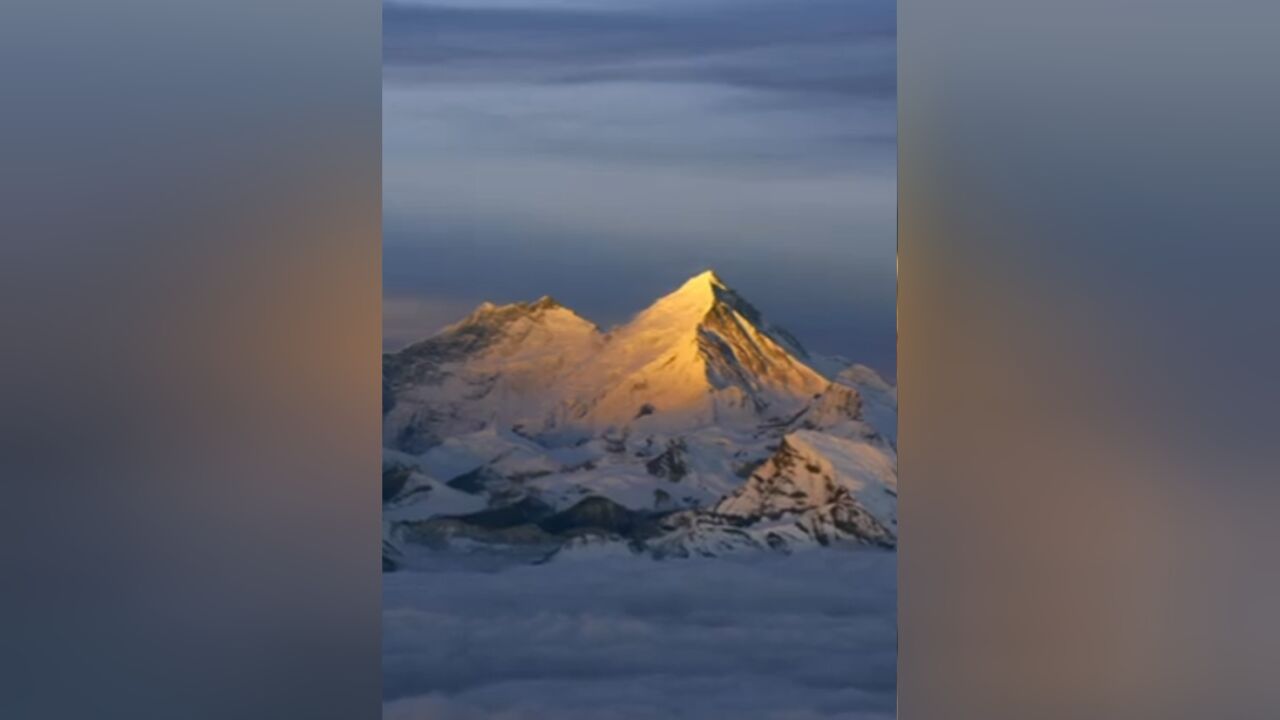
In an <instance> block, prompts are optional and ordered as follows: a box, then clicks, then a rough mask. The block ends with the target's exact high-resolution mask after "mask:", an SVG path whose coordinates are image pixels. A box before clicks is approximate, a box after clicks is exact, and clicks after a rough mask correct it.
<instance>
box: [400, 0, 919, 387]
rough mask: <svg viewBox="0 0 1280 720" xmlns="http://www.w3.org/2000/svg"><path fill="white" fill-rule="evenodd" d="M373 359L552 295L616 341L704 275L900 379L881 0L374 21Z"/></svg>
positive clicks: (429, 6)
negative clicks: (616, 328) (377, 349)
mask: <svg viewBox="0 0 1280 720" xmlns="http://www.w3.org/2000/svg"><path fill="white" fill-rule="evenodd" d="M383 38H384V39H383V279H384V323H383V325H384V345H385V346H386V348H387V349H394V348H396V347H399V346H402V345H404V344H406V343H408V342H411V341H413V340H418V339H421V338H423V337H426V336H429V335H431V334H432V333H434V332H435V331H437V330H439V329H440V328H441V327H442V326H443V325H445V324H447V323H449V322H452V321H454V320H457V319H458V318H460V317H462V316H463V315H465V314H466V313H467V312H469V311H470V310H471V309H472V308H474V307H475V306H476V305H478V304H479V303H480V302H482V301H486V300H488V301H493V302H499V303H505V302H515V301H520V300H530V299H535V298H537V297H540V296H542V295H552V296H554V297H555V298H556V299H558V300H559V301H561V302H562V303H564V304H565V305H567V306H569V307H571V308H573V309H574V310H575V311H577V312H578V313H579V314H580V315H582V316H584V317H586V318H587V319H589V320H592V321H594V322H596V323H597V324H599V325H600V326H601V327H603V328H606V329H607V328H608V327H611V326H613V325H615V324H618V323H621V322H624V321H626V320H627V319H628V318H629V317H630V316H631V315H633V314H634V313H636V312H638V311H640V310H641V309H643V308H644V307H645V306H646V305H647V304H648V303H650V302H651V301H652V300H654V299H656V298H657V297H659V296H660V295H662V294H664V293H665V292H668V291H670V290H672V289H674V288H675V287H677V286H678V285H680V283H681V282H682V281H683V280H684V279H686V278H688V277H690V276H692V275H694V274H697V273H698V272H700V271H702V270H705V269H708V268H713V269H715V270H716V271H717V273H718V274H719V275H720V276H721V277H722V278H723V279H724V280H725V282H726V283H727V284H729V285H731V286H732V287H734V288H735V289H736V290H737V291H738V292H739V293H740V294H741V295H743V296H744V297H746V298H747V299H748V300H750V301H751V302H752V303H753V304H754V305H756V306H757V308H759V309H760V310H761V311H762V312H763V313H764V315H765V316H766V317H767V318H769V319H770V320H771V321H772V322H774V323H776V324H779V325H782V326H783V327H786V328H787V329H788V330H790V331H791V332H792V333H793V334H795V335H796V336H797V337H799V338H800V340H801V341H802V342H803V343H804V344H805V345H806V347H808V348H809V349H810V350H811V351H815V352H821V353H828V354H839V355H843V356H845V357H847V358H849V359H850V360H853V361H857V362H863V363H866V364H868V365H871V366H872V367H875V368H876V369H877V370H880V371H881V372H882V373H883V374H885V375H887V376H889V377H893V376H894V375H895V373H894V366H895V312H894V295H895V286H896V281H895V253H896V245H895V243H896V240H895V227H896V201H895V195H896V163H895V155H896V64H895V63H896V60H895V55H896V21H895V7H894V3H893V1H892V0H431V1H428V0H408V1H396V2H387V3H386V4H385V5H384V13H383Z"/></svg>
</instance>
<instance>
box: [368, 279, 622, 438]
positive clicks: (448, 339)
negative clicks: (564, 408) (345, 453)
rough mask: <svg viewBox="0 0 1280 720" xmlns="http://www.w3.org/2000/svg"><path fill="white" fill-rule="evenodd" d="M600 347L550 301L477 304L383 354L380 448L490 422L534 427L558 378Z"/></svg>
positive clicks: (582, 324)
mask: <svg viewBox="0 0 1280 720" xmlns="http://www.w3.org/2000/svg"><path fill="white" fill-rule="evenodd" d="M602 342H603V338H601V336H600V332H599V330H598V329H597V328H596V326H595V325H594V324H592V323H590V322H588V321H587V320H584V319H582V318H581V317H579V316H578V315H576V314H575V313H574V312H573V311H572V310H569V309H568V308H566V307H564V306H562V305H560V304H559V303H557V302H556V301H555V300H554V299H552V298H550V297H543V298H542V299H540V300H537V301H535V302H531V303H515V304H512V305H502V306H498V305H493V304H492V303H484V304H482V305H480V307H478V308H476V310H475V311H474V312H472V313H471V314H470V315H468V316H467V317H466V318H463V319H462V320H461V321H459V322H457V323H455V324H453V325H450V326H449V327H447V328H445V329H444V330H443V331H441V332H440V333H439V334H437V335H436V336H434V337H431V338H428V339H427V340H424V341H422V342H419V343H416V344H414V345H410V346H409V347H407V348H405V349H404V350H401V351H400V352H397V353H391V354H388V355H384V356H383V361H382V375H383V394H384V398H383V408H384V410H383V444H384V445H385V446H387V447H392V448H396V449H399V450H404V451H407V452H414V453H416V452H422V451H425V450H427V449H429V448H431V447H433V446H435V445H438V444H439V443H441V442H442V441H444V440H445V439H446V438H448V437H451V436H455V435H460V434H463V433H467V432H474V431H476V430H482V429H484V428H485V427H488V426H490V425H492V424H494V423H499V422H500V423H506V424H519V423H521V422H530V423H534V424H538V423H541V422H542V420H543V417H544V416H545V414H546V408H547V407H548V406H549V405H552V404H554V403H556V402H557V401H558V398H559V397H560V396H559V395H558V394H557V393H558V390H557V388H559V387H560V386H561V385H562V384H563V382H564V378H565V377H566V375H567V374H568V373H569V372H571V371H572V370H573V369H574V368H575V367H577V366H578V365H579V364H581V363H582V361H583V360H584V359H585V358H587V357H589V356H590V355H591V354H593V353H594V352H597V351H598V350H599V347H600V345H601V344H602Z"/></svg>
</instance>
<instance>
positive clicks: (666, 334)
mask: <svg viewBox="0 0 1280 720" xmlns="http://www.w3.org/2000/svg"><path fill="white" fill-rule="evenodd" d="M805 357H807V354H806V353H805V351H804V349H803V348H802V347H800V345H799V343H798V342H796V341H795V340H794V339H793V338H791V336H790V335H788V334H786V333H785V331H782V330H780V329H777V328H774V327H773V326H771V325H769V324H768V323H767V322H765V320H764V318H763V316H762V315H761V314H760V312H759V311H757V310H756V309H755V308H754V307H752V305H751V304H750V303H748V302H747V301H746V300H744V299H743V298H742V297H741V296H739V295H738V294H737V293H736V292H734V291H733V290H731V289H730V288H729V287H728V286H727V285H725V284H724V282H723V281H722V280H721V279H720V278H719V277H718V276H716V274H715V273H714V272H711V271H707V272H704V273H702V274H700V275H698V276H696V277H694V278H692V279H690V280H689V281H688V282H686V283H684V284H683V285H682V286H681V287H680V288H679V289H677V290H676V291H675V292H672V293H671V294H669V295H667V296H665V297H663V298H661V299H659V300H658V301H657V302H655V303H654V304H653V305H651V306H650V307H649V308H648V309H646V310H644V311H643V312H641V313H640V314H639V315H637V316H636V317H635V318H634V319H633V320H632V321H631V322H629V323H627V324H626V325H623V326H622V327H620V328H618V329H616V330H614V331H613V332H611V333H609V334H608V336H606V337H605V338H604V343H603V347H602V348H601V350H600V352H599V354H597V355H595V356H593V358H592V359H591V361H590V362H589V363H586V364H585V365H584V366H582V367H581V368H579V371H578V372H577V373H575V376H576V379H577V382H576V383H575V385H574V387H573V388H572V390H571V391H570V394H571V395H572V396H573V397H574V398H575V400H574V401H573V404H572V406H571V407H570V413H569V418H568V419H569V421H570V422H572V423H583V424H586V425H587V426H590V427H595V428H605V427H624V426H628V425H631V426H634V427H637V428H655V429H657V428H663V429H680V428H690V427H697V426H702V425H712V424H717V423H720V424H724V423H733V424H741V423H744V422H746V423H755V422H758V421H760V420H767V419H774V420H776V419H780V418H781V417H783V416H785V415H788V414H791V413H794V412H796V411H797V410H799V409H800V408H802V407H803V406H804V403H805V402H807V400H808V399H809V398H811V397H812V396H813V395H814V394H816V393H818V392H821V391H822V389H823V388H824V387H825V386H826V385H827V381H826V380H825V379H824V378H823V377H822V376H821V375H820V374H818V372H817V371H815V370H813V369H811V368H810V367H808V366H807V365H806V364H805V362H804V358H805Z"/></svg>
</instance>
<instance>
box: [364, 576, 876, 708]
mask: <svg viewBox="0 0 1280 720" xmlns="http://www.w3.org/2000/svg"><path fill="white" fill-rule="evenodd" d="M895 613H896V556H895V555H893V554H886V553H879V552H861V553H842V552H834V551H833V552H812V553H806V554H801V555H797V556H793V557H790V558H778V557H762V558H755V559H753V560H749V561H732V560H714V561H678V562H654V561H649V560H639V559H631V558H622V559H618V558H612V559H608V560H580V561H563V562H560V561H558V562H553V563H551V564H549V565H546V566H539V567H520V568H515V569H509V570H505V571H501V572H495V573H481V572H468V571H441V572H433V573H402V574H391V575H388V576H385V579H384V612H383V637H384V646H383V674H384V696H385V697H386V698H387V700H388V703H387V705H386V708H385V710H386V713H385V717H387V718H399V719H402V720H403V719H408V718H430V719H431V720H470V719H471V718H477V719H478V718H486V719H488V718H509V719H512V720H514V719H516V718H522V719H525V718H527V719H530V720H532V719H533V718H560V719H563V720H576V719H578V718H582V719H583V720H586V719H588V718H590V719H591V720H602V719H607V718H619V719H622V718H625V719H626V720H645V719H647V718H654V719H655V720H656V719H658V718H699V719H705V718H712V717H732V718H739V719H742V720H753V719H756V718H759V719H761V720H763V719H769V720H781V719H783V718H787V719H795V720H799V719H801V718H847V719H852V718H890V717H892V716H893V707H894V692H895V677H896V671H895V663H896V626H895Z"/></svg>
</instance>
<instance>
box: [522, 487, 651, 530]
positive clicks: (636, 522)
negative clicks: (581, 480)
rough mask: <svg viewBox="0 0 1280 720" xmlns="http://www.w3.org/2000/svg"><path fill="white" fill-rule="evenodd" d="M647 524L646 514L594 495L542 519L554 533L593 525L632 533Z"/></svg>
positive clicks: (602, 528) (542, 525)
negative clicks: (645, 522) (645, 520)
mask: <svg viewBox="0 0 1280 720" xmlns="http://www.w3.org/2000/svg"><path fill="white" fill-rule="evenodd" d="M643 524H644V516H643V515H641V514H640V513H637V512H635V511H632V510H628V509H627V508H625V507H623V506H622V505H619V504H618V503H616V502H614V501H612V500H610V499H608V498H604V497H599V496H592V497H588V498H584V499H583V500H580V501H578V503H577V504H576V505H574V506H573V507H571V508H569V509H568V510H563V511H561V512H558V513H556V514H555V515H552V516H551V517H548V518H546V519H544V520H543V521H542V522H540V523H538V526H539V527H541V528H542V529H543V530H545V531H547V532H549V533H552V534H562V533H567V532H569V531H571V530H578V529H586V528H592V529H596V530H603V531H605V532H608V533H611V534H614V535H628V534H630V533H631V532H633V531H635V530H637V529H638V528H639V527H640V526H642V525H643Z"/></svg>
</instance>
